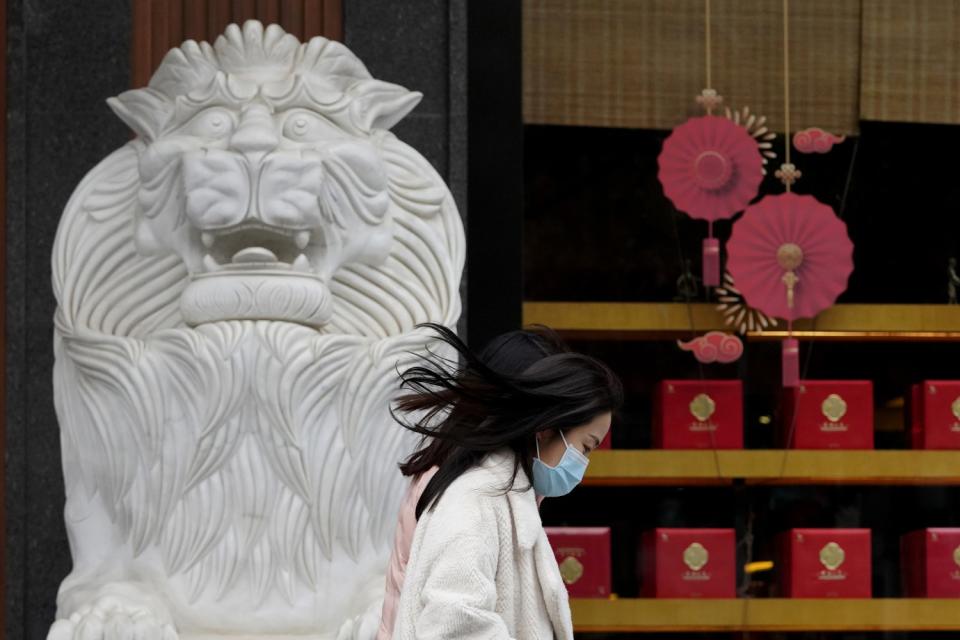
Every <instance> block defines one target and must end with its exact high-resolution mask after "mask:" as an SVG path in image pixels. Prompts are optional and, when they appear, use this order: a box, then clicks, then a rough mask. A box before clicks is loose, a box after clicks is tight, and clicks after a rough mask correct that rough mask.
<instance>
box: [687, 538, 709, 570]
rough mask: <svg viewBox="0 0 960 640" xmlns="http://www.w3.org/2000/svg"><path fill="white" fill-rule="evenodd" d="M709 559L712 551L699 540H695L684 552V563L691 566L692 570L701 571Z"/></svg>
mask: <svg viewBox="0 0 960 640" xmlns="http://www.w3.org/2000/svg"><path fill="white" fill-rule="evenodd" d="M709 561H710V552H709V551H707V548H706V547H704V546H703V545H702V544H700V543H699V542H694V543H693V544H691V545H690V546H689V547H687V548H686V549H685V550H684V552H683V563H684V564H685V565H687V566H688V567H690V570H691V571H700V569H703V568H704V567H705V566H707V562H709Z"/></svg>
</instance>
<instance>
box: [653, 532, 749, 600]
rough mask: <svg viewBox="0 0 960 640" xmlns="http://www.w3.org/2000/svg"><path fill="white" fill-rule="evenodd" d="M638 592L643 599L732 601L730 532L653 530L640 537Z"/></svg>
mask: <svg viewBox="0 0 960 640" xmlns="http://www.w3.org/2000/svg"><path fill="white" fill-rule="evenodd" d="M640 574H641V592H642V595H643V597H645V598H733V597H735V596H736V579H737V578H736V576H737V570H736V542H735V535H734V531H733V529H654V530H653V531H648V532H646V533H644V534H643V548H642V549H641V556H640Z"/></svg>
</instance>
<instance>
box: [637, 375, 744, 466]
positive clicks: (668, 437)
mask: <svg viewBox="0 0 960 640" xmlns="http://www.w3.org/2000/svg"><path fill="white" fill-rule="evenodd" d="M653 446H654V447H656V448H660V449H742V448H743V385H742V383H741V382H740V381H739V380H664V381H662V382H661V383H660V384H659V385H658V386H657V390H656V392H655V394H654V402H653Z"/></svg>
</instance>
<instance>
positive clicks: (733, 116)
mask: <svg viewBox="0 0 960 640" xmlns="http://www.w3.org/2000/svg"><path fill="white" fill-rule="evenodd" d="M725 115H726V116H727V119H728V120H733V123H734V124H738V125H740V126H741V127H743V128H744V129H746V130H747V133H749V134H750V136H751V137H752V138H753V139H754V140H756V141H757V146H758V147H760V155H761V156H763V168H762V169H761V170H762V171H763V175H767V169H766V167H767V161H768V160H773V159H775V158H776V157H777V153H776V152H775V151H774V150H773V141H774V140H775V139H776V137H777V134H776V133H774V132H773V131H771V130H770V129H769V127H767V124H766V123H767V116H758V115H757V114H755V113H750V107H743V108H742V109H739V110H737V109H733V110H731V109H730V107H727V108H726V110H725Z"/></svg>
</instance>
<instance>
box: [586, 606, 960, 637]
mask: <svg viewBox="0 0 960 640" xmlns="http://www.w3.org/2000/svg"><path fill="white" fill-rule="evenodd" d="M958 604H960V601H957V600H934V599H929V600H927V599H907V598H903V599H899V598H898V599H873V600H853V599H849V600H840V599H836V600H800V599H776V598H763V599H760V598H757V599H741V600H733V599H731V600H707V599H702V600H699V599H696V600H694V599H690V600H649V599H621V600H588V599H573V600H571V601H570V605H571V609H572V611H573V622H574V628H575V630H576V631H577V632H581V633H590V632H594V633H611V632H613V633H618V632H619V633H629V632H632V633H638V632H640V633H642V632H663V631H670V632H683V631H686V632H702V631H709V632H716V633H720V632H738V631H780V632H783V631H960V606H958Z"/></svg>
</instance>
